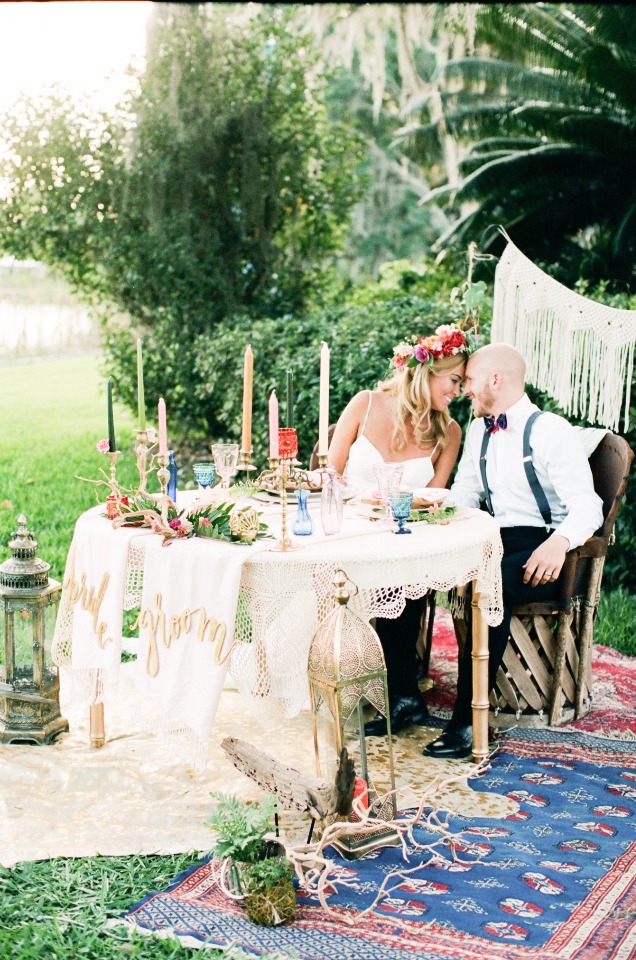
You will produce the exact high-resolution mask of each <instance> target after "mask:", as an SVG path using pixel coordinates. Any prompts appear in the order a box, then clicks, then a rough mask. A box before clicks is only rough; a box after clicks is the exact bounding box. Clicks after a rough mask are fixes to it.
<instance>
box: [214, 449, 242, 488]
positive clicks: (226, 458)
mask: <svg viewBox="0 0 636 960" xmlns="http://www.w3.org/2000/svg"><path fill="white" fill-rule="evenodd" d="M212 454H213V456H214V464H215V466H216V472H217V473H218V475H219V476H220V478H221V489H222V490H228V489H229V486H230V480H231V479H232V477H233V476H234V474H235V473H236V465H237V463H238V455H239V445H238V443H213V444H212Z"/></svg>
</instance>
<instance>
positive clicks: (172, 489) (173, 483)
mask: <svg viewBox="0 0 636 960" xmlns="http://www.w3.org/2000/svg"><path fill="white" fill-rule="evenodd" d="M168 470H169V471H170V479H169V480H168V488H167V491H166V492H167V494H168V496H169V497H170V499H171V500H172V501H173V502H174V503H176V502H177V464H176V463H175V459H174V450H168Z"/></svg>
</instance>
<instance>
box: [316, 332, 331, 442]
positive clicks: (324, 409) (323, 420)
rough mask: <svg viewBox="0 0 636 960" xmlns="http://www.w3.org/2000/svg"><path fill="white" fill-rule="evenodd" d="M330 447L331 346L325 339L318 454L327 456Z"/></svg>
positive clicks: (321, 357)
mask: <svg viewBox="0 0 636 960" xmlns="http://www.w3.org/2000/svg"><path fill="white" fill-rule="evenodd" d="M328 449H329V347H328V346H327V344H326V343H325V341H324V340H323V342H322V347H321V348H320V409H319V413H318V454H319V456H325V457H326V456H327V451H328Z"/></svg>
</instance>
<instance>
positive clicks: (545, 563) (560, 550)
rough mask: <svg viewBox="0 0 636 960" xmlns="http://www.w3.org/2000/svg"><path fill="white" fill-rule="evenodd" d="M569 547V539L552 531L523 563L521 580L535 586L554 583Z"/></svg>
mask: <svg viewBox="0 0 636 960" xmlns="http://www.w3.org/2000/svg"><path fill="white" fill-rule="evenodd" d="M569 549H570V541H569V540H568V539H567V538H566V537H560V536H559V534H558V533H553V534H552V536H551V537H548V539H547V540H544V541H543V543H541V544H539V546H538V547H537V549H536V550H535V551H534V553H532V554H531V555H530V556H529V557H528V559H527V560H526V562H525V563H524V565H523V569H524V570H525V573H524V575H523V582H524V583H529V584H530V586H531V587H536V586H537V585H538V584H539V583H554V581H555V580H556V579H557V577H558V576H559V574H560V573H561V568H562V566H563V564H564V562H565V555H566V553H567V552H568V550H569Z"/></svg>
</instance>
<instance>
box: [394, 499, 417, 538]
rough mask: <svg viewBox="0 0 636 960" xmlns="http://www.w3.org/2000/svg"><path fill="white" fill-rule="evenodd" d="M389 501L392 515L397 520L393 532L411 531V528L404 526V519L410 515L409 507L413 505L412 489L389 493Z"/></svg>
mask: <svg viewBox="0 0 636 960" xmlns="http://www.w3.org/2000/svg"><path fill="white" fill-rule="evenodd" d="M389 503H390V504H391V510H392V511H393V516H394V517H395V519H396V520H397V522H398V528H397V530H396V531H395V532H396V533H413V531H412V530H407V529H406V527H405V526H404V523H405V521H406V520H408V518H409V517H410V516H411V507H412V506H413V491H412V490H409V491H408V492H402V493H390V494H389Z"/></svg>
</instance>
